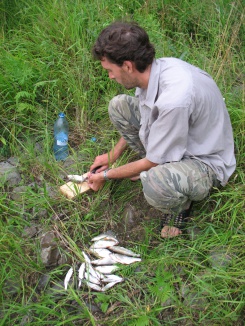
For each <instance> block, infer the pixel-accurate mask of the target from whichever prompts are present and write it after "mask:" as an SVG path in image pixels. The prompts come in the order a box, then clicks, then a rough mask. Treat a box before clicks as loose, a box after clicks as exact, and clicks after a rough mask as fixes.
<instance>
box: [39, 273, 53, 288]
mask: <svg viewBox="0 0 245 326" xmlns="http://www.w3.org/2000/svg"><path fill="white" fill-rule="evenodd" d="M50 278H51V276H50V275H49V274H43V275H42V276H41V277H40V279H39V282H38V284H37V289H38V290H39V291H43V290H44V289H45V288H46V287H47V285H48V283H49V281H50Z"/></svg>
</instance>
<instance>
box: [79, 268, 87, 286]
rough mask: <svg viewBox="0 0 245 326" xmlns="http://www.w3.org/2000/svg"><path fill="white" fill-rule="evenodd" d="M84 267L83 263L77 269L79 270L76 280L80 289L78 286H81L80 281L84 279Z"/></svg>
mask: <svg viewBox="0 0 245 326" xmlns="http://www.w3.org/2000/svg"><path fill="white" fill-rule="evenodd" d="M85 267H86V265H85V263H82V264H81V266H80V267H79V270H78V278H79V282H78V288H80V286H81V285H82V280H83V278H84V272H85Z"/></svg>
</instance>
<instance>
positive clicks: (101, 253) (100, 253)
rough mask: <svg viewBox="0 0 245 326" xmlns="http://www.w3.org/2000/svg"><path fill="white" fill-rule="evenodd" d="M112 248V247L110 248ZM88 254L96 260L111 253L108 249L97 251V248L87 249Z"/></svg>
mask: <svg viewBox="0 0 245 326" xmlns="http://www.w3.org/2000/svg"><path fill="white" fill-rule="evenodd" d="M111 248H112V247H111ZM89 252H90V253H91V254H93V255H94V256H96V257H98V258H105V257H108V256H109V255H110V254H111V251H110V250H108V249H103V248H102V249H99V248H93V249H91V248H90V249H89Z"/></svg>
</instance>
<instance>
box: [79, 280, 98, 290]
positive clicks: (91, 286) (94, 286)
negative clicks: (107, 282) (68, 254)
mask: <svg viewBox="0 0 245 326" xmlns="http://www.w3.org/2000/svg"><path fill="white" fill-rule="evenodd" d="M83 282H84V283H85V284H87V286H88V287H90V288H91V289H93V290H95V291H99V292H102V287H101V286H99V285H97V284H94V283H92V282H89V281H87V280H83Z"/></svg>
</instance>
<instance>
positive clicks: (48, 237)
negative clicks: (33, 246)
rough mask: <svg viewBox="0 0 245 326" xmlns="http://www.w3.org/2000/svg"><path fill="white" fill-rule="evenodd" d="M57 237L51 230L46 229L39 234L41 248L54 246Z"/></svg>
mask: <svg viewBox="0 0 245 326" xmlns="http://www.w3.org/2000/svg"><path fill="white" fill-rule="evenodd" d="M56 240H57V237H56V235H55V233H54V232H53V231H48V232H46V233H44V234H42V235H41V239H40V244H41V247H42V248H47V247H56V246H57V241H56Z"/></svg>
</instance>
